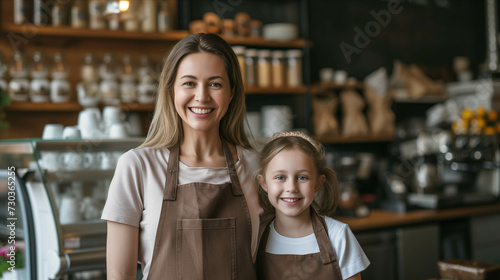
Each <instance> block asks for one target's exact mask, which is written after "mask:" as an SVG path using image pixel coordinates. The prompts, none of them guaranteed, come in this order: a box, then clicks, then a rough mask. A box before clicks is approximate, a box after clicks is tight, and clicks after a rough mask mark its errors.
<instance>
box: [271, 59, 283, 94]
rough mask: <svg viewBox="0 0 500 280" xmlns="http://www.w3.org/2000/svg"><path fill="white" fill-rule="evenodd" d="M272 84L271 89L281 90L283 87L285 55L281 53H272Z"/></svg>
mask: <svg viewBox="0 0 500 280" xmlns="http://www.w3.org/2000/svg"><path fill="white" fill-rule="evenodd" d="M272 57H273V58H272V61H271V64H272V69H273V70H272V72H273V73H272V75H271V76H272V77H273V78H272V80H273V82H272V84H273V87H277V88H281V87H284V86H285V61H284V58H285V53H284V52H283V51H273V52H272Z"/></svg>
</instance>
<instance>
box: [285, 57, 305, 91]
mask: <svg viewBox="0 0 500 280" xmlns="http://www.w3.org/2000/svg"><path fill="white" fill-rule="evenodd" d="M286 56H287V75H286V76H287V77H286V81H287V85H288V86H289V87H298V86H301V85H302V51H301V50H288V51H287V52H286Z"/></svg>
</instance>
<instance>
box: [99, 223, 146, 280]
mask: <svg viewBox="0 0 500 280" xmlns="http://www.w3.org/2000/svg"><path fill="white" fill-rule="evenodd" d="M138 250H139V228H137V227H133V226H129V225H126V224H121V223H115V222H110V221H108V236H107V244H106V267H107V268H106V272H107V273H106V274H107V279H110V280H115V279H117V280H128V279H130V280H135V279H136V274H137V259H138Z"/></svg>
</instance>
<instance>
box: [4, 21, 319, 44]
mask: <svg viewBox="0 0 500 280" xmlns="http://www.w3.org/2000/svg"><path fill="white" fill-rule="evenodd" d="M2 29H3V30H4V31H6V32H14V33H21V34H25V33H29V34H32V33H33V34H34V33H36V34H37V35H45V36H56V37H68V38H99V39H100V38H106V39H125V40H154V41H169V42H176V41H179V40H181V39H182V38H184V37H186V36H187V35H189V32H188V31H187V30H173V31H169V32H143V31H124V30H104V29H103V30H99V29H78V28H71V27H53V26H33V25H24V24H12V23H6V24H5V25H4V26H3V27H2ZM221 37H222V38H224V40H226V41H227V42H228V43H229V44H230V45H245V46H254V47H271V48H303V47H305V46H306V45H311V43H309V42H308V41H306V40H304V39H295V40H291V41H278V40H266V39H264V38H261V37H236V36H235V37H229V36H221Z"/></svg>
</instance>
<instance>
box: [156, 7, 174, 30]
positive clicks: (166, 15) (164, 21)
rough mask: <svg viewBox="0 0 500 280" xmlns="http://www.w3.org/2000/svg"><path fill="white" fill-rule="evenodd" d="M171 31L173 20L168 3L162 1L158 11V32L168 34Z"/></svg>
mask: <svg viewBox="0 0 500 280" xmlns="http://www.w3.org/2000/svg"><path fill="white" fill-rule="evenodd" d="M173 29H174V27H173V18H172V13H171V11H170V7H169V5H168V1H165V0H163V1H162V2H161V3H160V11H158V31H159V32H168V31H171V30H173Z"/></svg>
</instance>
